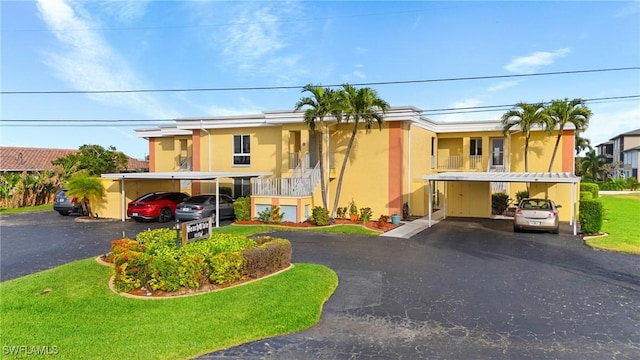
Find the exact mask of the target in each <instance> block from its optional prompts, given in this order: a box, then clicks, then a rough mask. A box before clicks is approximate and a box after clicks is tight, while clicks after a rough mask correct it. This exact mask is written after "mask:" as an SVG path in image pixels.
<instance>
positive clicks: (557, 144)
mask: <svg viewBox="0 0 640 360" xmlns="http://www.w3.org/2000/svg"><path fill="white" fill-rule="evenodd" d="M560 138H562V130H560V132H559V133H558V137H557V138H556V146H555V147H554V148H553V154H551V161H550V162H549V170H548V172H551V168H553V162H554V160H555V159H556V153H557V152H558V146H559V145H560Z"/></svg>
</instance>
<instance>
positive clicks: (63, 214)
mask: <svg viewBox="0 0 640 360" xmlns="http://www.w3.org/2000/svg"><path fill="white" fill-rule="evenodd" d="M58 214H60V215H62V216H69V214H71V211H58Z"/></svg>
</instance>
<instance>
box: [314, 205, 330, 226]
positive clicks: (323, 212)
mask: <svg viewBox="0 0 640 360" xmlns="http://www.w3.org/2000/svg"><path fill="white" fill-rule="evenodd" d="M312 215H313V222H315V224H316V225H318V226H324V225H329V210H327V209H325V208H323V207H322V206H316V207H314V208H313V210H312Z"/></svg>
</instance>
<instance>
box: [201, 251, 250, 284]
mask: <svg viewBox="0 0 640 360" xmlns="http://www.w3.org/2000/svg"><path fill="white" fill-rule="evenodd" d="M210 264H211V275H209V279H210V280H211V282H212V283H214V284H218V285H223V284H227V283H230V282H234V281H238V280H242V277H243V274H244V257H243V256H242V254H241V253H239V252H233V253H221V254H218V255H215V256H213V257H212V258H211V260H210Z"/></svg>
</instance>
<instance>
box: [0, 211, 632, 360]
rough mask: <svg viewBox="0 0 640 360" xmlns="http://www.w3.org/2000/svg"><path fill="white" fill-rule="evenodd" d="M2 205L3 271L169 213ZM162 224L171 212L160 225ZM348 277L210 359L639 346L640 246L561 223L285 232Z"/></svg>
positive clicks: (617, 353)
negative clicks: (629, 247) (590, 243)
mask: <svg viewBox="0 0 640 360" xmlns="http://www.w3.org/2000/svg"><path fill="white" fill-rule="evenodd" d="M73 220H74V219H73V218H61V217H59V216H57V215H56V214H42V213H39V214H24V215H7V216H2V217H0V235H1V236H0V240H1V241H0V250H1V255H2V257H1V262H2V280H6V279H10V278H15V277H18V276H22V275H24V274H27V273H30V272H33V271H37V270H41V269H45V268H49V267H52V266H56V265H58V264H62V263H65V262H68V261H72V260H76V259H82V258H86V257H90V256H96V255H99V254H101V253H104V252H106V251H108V249H109V243H110V241H111V240H112V239H114V238H118V237H122V232H123V231H124V232H125V235H126V236H129V237H133V236H135V234H136V233H137V232H139V231H142V230H144V229H146V228H148V227H154V226H161V224H155V223H149V224H137V223H130V222H126V223H122V222H112V223H96V224H87V223H77V222H74V221H73ZM162 226H164V225H162ZM273 235H275V236H281V237H284V238H288V239H290V240H291V241H292V243H293V251H294V259H293V260H294V262H313V263H320V264H325V265H327V266H329V267H331V268H332V269H334V270H335V271H336V272H337V273H338V276H339V278H340V284H339V286H338V288H337V290H336V292H335V293H334V294H333V296H332V297H331V298H330V299H329V301H328V302H327V303H326V304H325V308H324V311H323V315H322V318H321V321H320V323H319V324H318V325H317V326H315V327H313V328H311V329H308V330H306V331H302V332H299V333H295V334H290V335H286V336H281V337H277V338H271V339H265V340H262V341H257V342H253V343H249V344H245V345H241V346H238V347H235V348H231V349H227V350H224V351H220V352H217V353H213V354H208V355H205V356H202V357H201V358H203V359H229V358H231V359H237V358H242V359H638V358H640V258H639V257H637V256H631V255H624V254H615V253H608V252H602V251H595V250H592V249H589V248H587V247H585V246H584V245H583V244H582V241H581V239H580V238H579V237H575V236H572V235H570V233H569V232H568V231H562V233H561V234H560V235H553V234H546V233H518V234H514V233H513V231H512V228H511V223H510V222H509V221H505V220H485V219H455V218H449V219H446V220H445V221H442V222H440V223H439V224H437V225H436V226H434V227H433V228H431V229H427V230H425V231H422V232H420V233H418V234H417V235H415V236H413V237H412V238H410V239H399V238H390V237H362V236H339V235H331V234H313V233H302V232H300V233H295V232H282V233H275V234H273Z"/></svg>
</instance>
